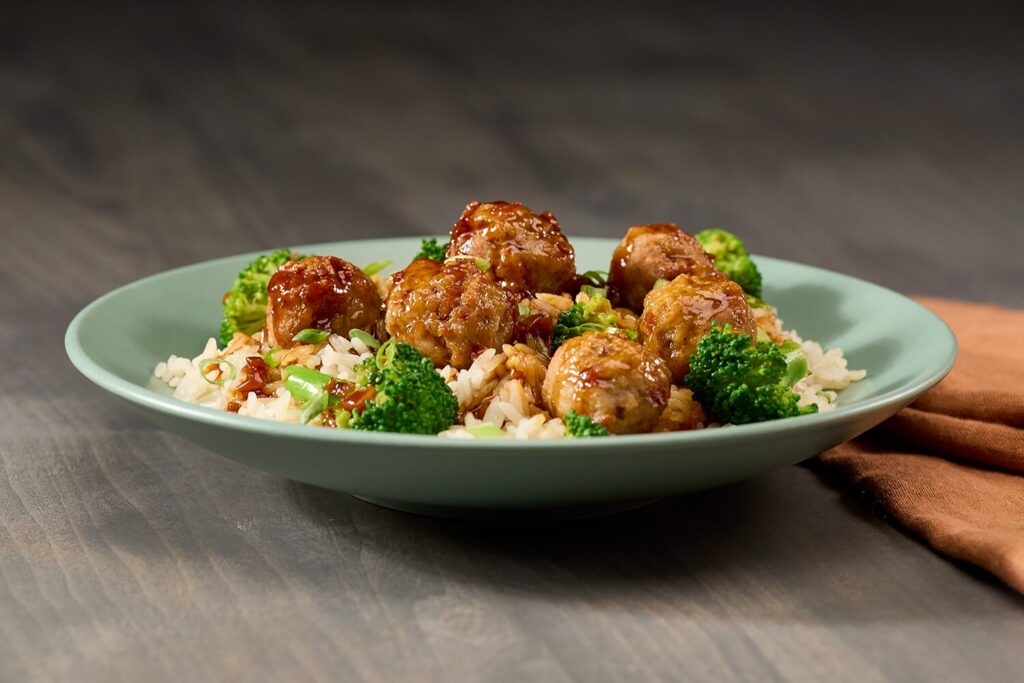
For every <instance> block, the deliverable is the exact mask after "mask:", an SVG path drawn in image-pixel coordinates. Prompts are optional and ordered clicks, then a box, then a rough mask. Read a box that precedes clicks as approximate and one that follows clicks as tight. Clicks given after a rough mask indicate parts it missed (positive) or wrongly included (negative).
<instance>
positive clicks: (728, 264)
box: [697, 229, 761, 298]
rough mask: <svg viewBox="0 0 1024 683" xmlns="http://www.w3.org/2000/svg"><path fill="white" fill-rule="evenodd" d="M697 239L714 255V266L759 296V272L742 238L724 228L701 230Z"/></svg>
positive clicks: (746, 289)
mask: <svg viewBox="0 0 1024 683" xmlns="http://www.w3.org/2000/svg"><path fill="white" fill-rule="evenodd" d="M697 241H698V242H700V245H701V246H702V247H704V251H706V252H708V253H709V254H711V255H712V256H714V257H715V267H716V268H718V269H719V270H720V271H722V272H723V273H725V275H726V277H728V278H729V279H730V280H732V281H733V282H735V283H736V284H738V285H739V286H740V287H742V288H743V291H744V292H746V293H747V294H750V295H752V296H755V297H758V298H760V297H761V273H760V272H759V271H758V270H757V266H755V265H754V262H753V261H752V260H751V258H750V254H748V253H747V250H746V248H745V247H744V246H743V240H741V239H740V238H739V237H737V236H736V235H734V234H732V233H731V232H726V231H725V230H718V229H712V230H701V231H700V232H698V233H697Z"/></svg>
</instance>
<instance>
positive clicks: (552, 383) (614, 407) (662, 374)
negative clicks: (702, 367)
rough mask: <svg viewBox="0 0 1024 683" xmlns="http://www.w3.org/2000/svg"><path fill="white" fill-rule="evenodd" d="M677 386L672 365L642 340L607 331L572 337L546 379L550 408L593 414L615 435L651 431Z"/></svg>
mask: <svg viewBox="0 0 1024 683" xmlns="http://www.w3.org/2000/svg"><path fill="white" fill-rule="evenodd" d="M671 389H672V378H671V373H670V372H669V369H668V366H666V365H665V363H664V361H662V360H661V359H660V358H658V357H657V356H654V355H651V354H649V353H648V352H647V351H645V350H644V349H643V347H642V346H640V344H638V343H636V342H634V341H630V340H628V339H624V338H622V337H619V336H616V335H614V334H606V333H604V332H592V333H589V334H584V335H582V336H579V337H573V338H572V339H570V340H568V341H567V342H565V343H564V344H562V345H561V346H560V347H558V351H556V352H555V355H554V357H553V358H552V359H551V363H550V364H549V365H548V373H547V376H546V377H545V378H544V387H543V390H542V395H543V398H544V405H545V406H546V407H547V409H548V411H549V412H551V413H552V414H554V415H557V416H559V417H565V416H566V415H567V414H568V413H569V411H570V410H575V411H576V412H577V413H579V414H581V415H589V416H590V417H591V419H593V420H594V421H595V422H597V423H599V424H601V425H602V426H603V427H604V428H605V429H607V430H608V431H609V432H611V433H612V434H637V433H641V432H649V431H650V430H651V428H652V427H654V425H655V424H656V423H657V422H658V418H659V417H660V416H661V413H662V411H663V410H664V409H665V405H666V404H667V403H668V398H669V394H670V392H671Z"/></svg>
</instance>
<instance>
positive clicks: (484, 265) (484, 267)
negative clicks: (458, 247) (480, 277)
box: [444, 254, 491, 273]
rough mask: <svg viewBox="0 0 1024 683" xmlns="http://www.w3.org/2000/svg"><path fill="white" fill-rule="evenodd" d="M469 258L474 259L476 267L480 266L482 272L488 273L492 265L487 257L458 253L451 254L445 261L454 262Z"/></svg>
mask: <svg viewBox="0 0 1024 683" xmlns="http://www.w3.org/2000/svg"><path fill="white" fill-rule="evenodd" d="M467 259H472V260H473V262H474V263H476V267H477V268H479V269H480V270H481V272H484V273H486V272H487V271H488V270H489V269H490V267H491V262H490V261H488V260H487V259H485V258H480V257H479V256H470V255H469V254H456V255H455V256H449V257H448V258H446V259H445V260H444V262H445V263H452V262H455V261H465V260H467Z"/></svg>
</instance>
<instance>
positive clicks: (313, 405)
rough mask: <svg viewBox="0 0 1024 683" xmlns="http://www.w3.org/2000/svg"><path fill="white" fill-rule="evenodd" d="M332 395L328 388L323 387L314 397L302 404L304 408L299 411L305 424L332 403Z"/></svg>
mask: <svg viewBox="0 0 1024 683" xmlns="http://www.w3.org/2000/svg"><path fill="white" fill-rule="evenodd" d="M330 399H331V395H330V394H328V393H327V391H326V390H324V389H321V390H320V391H318V392H317V393H316V394H315V395H314V396H313V397H312V398H310V399H309V400H308V401H306V402H305V403H304V404H303V405H302V410H301V412H300V413H299V417H301V418H302V423H303V424H305V423H307V422H309V421H310V420H312V419H313V418H314V417H316V416H317V415H319V414H320V413H322V412H324V411H325V410H327V406H328V405H329V404H330Z"/></svg>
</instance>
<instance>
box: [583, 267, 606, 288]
mask: <svg viewBox="0 0 1024 683" xmlns="http://www.w3.org/2000/svg"><path fill="white" fill-rule="evenodd" d="M580 277H582V278H583V279H584V280H590V282H592V283H593V284H595V285H598V286H600V285H606V284H608V271H606V270H588V271H587V272H585V273H583V275H581V276H580Z"/></svg>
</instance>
